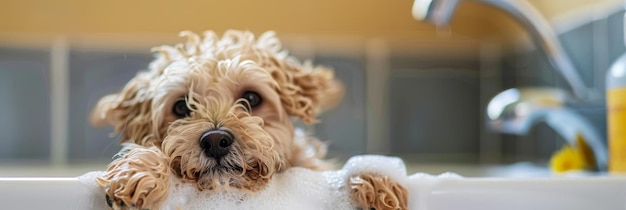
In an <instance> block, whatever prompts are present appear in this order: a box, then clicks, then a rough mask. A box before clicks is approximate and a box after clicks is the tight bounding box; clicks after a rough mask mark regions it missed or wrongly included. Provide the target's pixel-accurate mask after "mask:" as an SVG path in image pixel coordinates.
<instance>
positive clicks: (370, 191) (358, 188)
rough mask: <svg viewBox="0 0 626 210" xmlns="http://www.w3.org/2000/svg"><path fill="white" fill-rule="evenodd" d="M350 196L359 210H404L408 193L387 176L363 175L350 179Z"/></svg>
mask: <svg viewBox="0 0 626 210" xmlns="http://www.w3.org/2000/svg"><path fill="white" fill-rule="evenodd" d="M348 184H349V186H350V196H351V199H352V201H353V202H354V203H355V204H356V205H357V207H358V208H361V209H376V210H406V209H408V208H407V201H408V196H409V193H408V192H409V191H408V190H407V189H406V188H405V187H404V186H402V185H400V184H399V183H397V182H396V181H394V180H392V179H391V178H389V177H387V176H382V175H378V174H373V173H364V174H359V175H355V176H352V177H350V180H349V183H348Z"/></svg>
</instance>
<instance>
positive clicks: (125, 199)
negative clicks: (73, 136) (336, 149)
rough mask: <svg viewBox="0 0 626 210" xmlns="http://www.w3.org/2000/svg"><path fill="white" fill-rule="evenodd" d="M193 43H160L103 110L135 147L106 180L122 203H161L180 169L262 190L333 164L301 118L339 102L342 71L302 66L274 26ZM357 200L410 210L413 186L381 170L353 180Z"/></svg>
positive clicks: (205, 184)
mask: <svg viewBox="0 0 626 210" xmlns="http://www.w3.org/2000/svg"><path fill="white" fill-rule="evenodd" d="M181 36H185V37H187V39H188V40H187V42H186V43H184V44H182V43H181V44H178V45H176V46H161V47H157V48H154V49H153V51H155V52H157V54H158V56H157V58H156V59H155V60H154V61H153V62H152V63H151V64H150V66H149V69H148V70H147V71H142V72H139V73H138V74H137V75H136V76H135V77H134V78H133V79H132V80H131V81H130V82H128V84H127V85H126V86H125V87H124V88H123V90H121V91H120V92H119V93H116V94H112V95H108V96H105V97H103V98H102V99H101V100H100V101H99V102H98V103H97V105H96V107H95V108H94V111H93V114H92V117H91V121H92V123H93V124H95V125H102V124H110V125H113V126H114V127H115V131H116V132H118V133H120V134H121V141H122V143H126V144H125V145H126V147H125V149H124V150H125V151H124V152H123V153H122V154H120V156H119V157H118V158H117V159H115V160H114V161H113V162H112V163H111V164H110V165H109V167H108V168H107V173H106V175H104V176H102V177H100V178H98V180H97V182H98V185H99V186H100V187H101V188H102V189H103V190H105V192H106V195H107V196H106V197H107V198H106V199H107V203H108V204H109V206H111V207H112V208H113V209H146V208H148V209H155V208H158V206H159V204H160V202H162V201H163V200H164V199H165V198H166V197H167V191H168V188H169V185H170V180H169V177H170V176H177V177H179V178H181V179H182V180H184V181H186V182H192V183H194V184H195V186H196V187H197V189H198V190H215V189H228V188H237V189H244V190H249V191H253V192H254V191H259V190H262V189H263V187H264V186H265V185H266V184H267V183H268V181H269V180H270V179H271V178H272V175H274V174H275V173H281V171H284V170H285V169H288V168H291V167H304V168H308V169H312V170H329V169H333V166H332V164H330V163H329V162H327V161H324V160H323V159H322V158H323V157H324V155H325V145H324V144H323V143H322V142H320V141H318V140H316V139H315V138H313V137H306V138H295V135H294V125H293V122H292V119H300V120H303V121H304V122H305V123H315V122H316V116H317V114H318V113H319V112H320V110H324V109H326V108H329V107H331V106H332V105H334V104H336V103H337V102H338V101H339V100H340V98H341V96H342V93H343V91H342V86H341V85H340V83H339V82H338V81H336V80H335V79H334V75H333V72H332V71H331V70H329V69H326V68H324V67H315V66H313V65H311V63H310V62H305V63H300V62H299V61H298V60H297V59H295V58H294V57H292V56H290V55H288V54H287V52H286V51H284V50H283V49H282V47H281V43H280V41H279V40H278V38H276V37H275V35H274V33H273V32H266V33H264V34H263V35H261V36H260V37H258V39H257V38H255V37H254V35H253V34H252V33H250V32H245V31H227V32H225V33H224V35H223V36H222V37H219V36H217V35H216V34H215V33H214V32H210V31H209V32H205V33H204V35H203V37H201V36H199V35H197V34H194V33H191V32H187V31H185V32H182V33H181ZM347 183H349V185H350V186H348V189H350V190H351V193H350V194H351V196H352V199H353V201H354V204H355V206H358V207H361V208H376V209H406V207H407V194H408V193H407V191H406V189H405V188H404V187H402V186H400V185H399V184H397V183H396V182H394V181H393V180H389V178H387V177H385V176H382V175H377V174H375V173H368V174H358V175H354V176H353V177H350V178H349V181H347Z"/></svg>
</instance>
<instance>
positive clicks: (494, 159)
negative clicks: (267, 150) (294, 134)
mask: <svg viewBox="0 0 626 210" xmlns="http://www.w3.org/2000/svg"><path fill="white" fill-rule="evenodd" d="M444 2H445V1H444ZM524 2H527V3H529V4H530V5H531V6H532V7H533V8H534V9H536V10H537V11H538V12H539V13H538V14H539V17H538V18H543V19H545V20H547V21H548V23H549V24H550V25H549V26H550V27H551V29H552V30H554V32H555V33H556V37H557V38H558V40H559V41H560V42H561V44H562V46H563V49H564V50H565V52H566V53H567V54H568V55H569V56H570V57H571V60H572V63H573V64H574V66H575V67H576V70H577V73H578V74H579V75H580V77H581V78H582V79H583V82H584V84H585V85H586V86H587V87H589V88H590V89H591V90H592V92H593V95H594V97H593V100H591V101H590V103H587V104H591V105H586V106H584V107H583V108H579V109H575V110H576V111H577V112H578V113H580V114H581V115H582V116H584V117H585V118H586V120H588V121H590V122H592V124H593V125H594V127H595V129H597V130H598V131H599V132H600V133H601V136H602V138H606V131H605V130H606V122H605V121H606V117H605V115H606V114H605V113H606V109H605V108H604V85H605V82H604V81H605V74H606V71H607V70H608V69H609V67H610V65H611V63H612V62H613V61H614V60H615V59H616V58H617V57H618V56H619V55H621V54H622V53H623V52H624V51H625V48H624V33H623V30H624V27H623V26H624V21H623V20H624V6H623V5H624V1H623V0H550V1H545V0H527V1H524ZM412 6H413V1H410V0H387V1H383V0H360V1H334V0H315V1H312V0H301V1H291V0H268V1H241V0H234V1H201V0H183V1H176V3H174V2H173V1H165V0H152V1H148V0H135V1H118V0H114V1H78V0H57V1H44V0H24V1H18V0H8V1H7V0H4V1H3V2H2V6H1V7H0V175H3V174H4V175H7V174H8V175H12V174H18V175H19V173H23V172H25V171H26V172H28V171H37V172H36V173H40V174H41V175H54V174H55V173H59V174H61V173H65V172H66V171H68V170H77V171H83V172H86V170H104V169H105V166H106V164H107V163H108V162H109V161H110V158H111V157H112V155H113V154H114V153H116V152H117V151H118V150H119V149H120V147H119V146H117V142H118V136H116V135H114V134H113V132H112V129H111V128H92V127H91V126H90V125H89V123H88V121H87V116H88V114H89V112H90V109H91V108H92V106H93V105H94V104H95V102H97V100H98V99H99V98H100V97H102V96H103V95H105V94H108V93H112V92H115V91H117V90H120V89H121V87H122V86H123V85H124V84H125V83H126V82H127V81H128V80H129V79H130V78H132V77H133V76H134V75H135V74H136V73H137V71H139V70H143V69H145V68H146V67H147V65H148V63H149V62H150V61H151V60H152V58H153V55H152V54H151V53H150V48H151V47H153V46H158V45H161V44H175V43H178V42H181V41H183V39H182V38H179V37H178V32H180V31H182V30H192V31H195V32H202V31H204V30H214V31H216V32H218V33H219V34H221V33H222V32H223V31H225V30H227V29H243V30H250V31H253V32H255V33H257V34H260V33H262V32H264V31H267V30H273V31H276V32H277V34H278V36H279V37H280V38H281V39H282V40H283V44H284V47H285V48H287V49H289V51H290V52H291V53H292V54H294V55H295V56H297V57H299V58H311V59H312V60H313V61H314V63H316V64H321V65H326V66H330V67H332V68H334V69H335V70H336V74H337V76H338V77H339V78H340V79H341V80H342V81H343V82H344V83H345V86H346V88H347V94H346V97H345V99H344V101H343V102H342V104H341V105H340V106H338V107H337V108H336V109H334V110H332V111H330V112H327V113H325V114H324V115H322V117H321V119H322V122H323V123H321V124H317V125H313V126H309V127H308V129H310V130H314V131H315V132H316V134H317V136H319V137H320V138H321V139H323V140H328V141H329V143H330V153H331V154H330V157H333V158H336V159H338V160H343V159H345V158H347V157H350V156H352V155H358V154H364V153H372V154H386V155H394V156H400V157H403V158H405V160H406V161H407V162H410V163H412V164H413V163H414V165H415V167H416V169H415V170H416V171H424V170H426V171H428V170H430V169H429V168H428V167H431V168H432V167H439V168H440V169H441V170H444V171H455V170H461V169H462V168H464V167H465V168H472V167H476V166H483V165H504V164H510V163H519V162H529V163H532V164H535V165H538V166H539V167H541V166H544V167H545V166H546V164H547V161H548V159H549V158H550V156H551V154H552V153H553V152H554V151H556V150H558V149H559V148H560V147H561V146H562V145H563V144H565V141H564V140H563V139H562V137H561V136H560V135H558V134H557V133H556V132H555V131H554V129H553V128H551V127H550V126H548V125H546V124H545V123H538V124H537V125H536V126H533V127H532V128H531V131H530V132H528V133H526V134H525V135H510V134H502V133H500V132H494V131H491V130H490V129H488V128H487V126H486V120H487V116H486V108H487V105H488V103H489V101H490V100H491V99H492V98H493V97H494V96H495V95H497V94H498V93H500V92H502V91H504V90H506V89H509V88H516V87H527V86H532V87H550V88H556V89H562V90H565V91H567V92H571V90H572V89H571V86H570V85H569V84H568V83H567V82H566V81H565V80H564V78H563V76H562V74H560V73H559V72H558V71H556V70H555V67H554V66H552V65H551V64H550V62H549V59H548V58H547V57H546V55H545V53H543V52H541V50H540V48H539V47H538V46H537V43H536V42H533V40H532V39H531V37H530V36H529V32H528V29H527V28H525V27H523V26H522V25H520V24H519V23H518V22H516V21H515V20H514V19H513V18H511V17H510V15H509V14H507V12H503V11H502V10H499V9H497V8H494V7H493V6H492V5H488V4H484V3H480V2H474V1H471V0H460V2H459V4H458V5H457V7H456V10H454V12H453V13H452V18H451V22H450V24H448V25H445V26H436V25H434V24H431V23H429V22H427V21H419V20H416V19H415V18H413V17H412V15H411V8H412ZM420 167H421V168H420ZM42 170H43V172H41V171H42ZM432 170H433V171H435V172H436V170H439V169H432ZM11 171H19V172H15V173H13V172H11ZM3 172H4V173H3ZM33 173H35V172H33ZM78 174H80V173H77V174H72V175H78ZM464 175H472V173H471V172H468V174H464Z"/></svg>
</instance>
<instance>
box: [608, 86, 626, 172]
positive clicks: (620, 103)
mask: <svg viewBox="0 0 626 210" xmlns="http://www.w3.org/2000/svg"><path fill="white" fill-rule="evenodd" d="M607 120H608V125H607V127H608V137H609V142H608V144H609V171H611V172H619V173H626V88H615V89H610V90H609V91H608V92H607Z"/></svg>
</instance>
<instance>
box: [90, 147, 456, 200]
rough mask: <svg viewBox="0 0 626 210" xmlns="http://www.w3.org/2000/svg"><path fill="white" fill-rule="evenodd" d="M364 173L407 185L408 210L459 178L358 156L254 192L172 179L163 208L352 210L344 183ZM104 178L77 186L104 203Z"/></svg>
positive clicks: (279, 178) (297, 171) (283, 177)
mask: <svg viewBox="0 0 626 210" xmlns="http://www.w3.org/2000/svg"><path fill="white" fill-rule="evenodd" d="M364 172H375V173H379V174H382V175H386V176H389V177H391V178H393V179H394V180H395V181H397V182H398V183H400V184H402V185H404V186H406V187H407V189H409V209H425V206H424V205H425V204H424V205H419V204H420V203H425V202H420V200H423V199H424V197H426V196H425V195H427V193H429V192H430V190H431V186H434V185H435V184H436V183H437V182H438V180H448V179H458V178H459V176H458V175H455V174H442V175H440V176H431V175H428V174H414V175H412V176H407V174H406V167H405V166H404V162H402V160H401V159H399V158H395V157H386V156H377V155H362V156H355V157H353V158H351V159H350V160H348V161H347V162H346V164H345V165H344V167H343V168H342V169H341V170H336V171H325V172H318V171H312V170H308V169H304V168H291V169H288V170H286V171H285V172H283V173H281V174H276V175H274V177H273V178H272V180H271V181H270V182H269V184H268V186H267V187H266V188H265V189H263V190H261V191H260V192H254V193H253V192H248V191H244V190H238V189H229V190H228V191H226V190H219V191H209V190H205V191H201V192H199V191H197V190H196V188H195V187H194V186H193V184H192V183H183V182H182V181H181V180H179V179H178V178H174V177H172V178H171V184H170V193H169V196H168V198H167V199H166V201H164V203H163V205H162V206H161V209H166V210H169V209H172V210H173V209H354V206H353V205H352V204H351V201H350V198H349V194H348V193H349V188H348V187H347V186H346V181H347V179H348V178H349V177H350V176H352V175H355V174H359V173H364ZM102 173H103V172H91V173H87V174H85V175H83V176H82V177H80V180H81V183H83V184H84V185H86V186H88V187H89V188H90V189H93V190H94V195H93V196H96V197H94V199H101V200H104V193H102V192H101V191H100V190H99V189H98V188H97V187H95V178H96V177H97V176H99V175H102ZM102 203H104V202H102ZM104 205H106V204H104Z"/></svg>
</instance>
